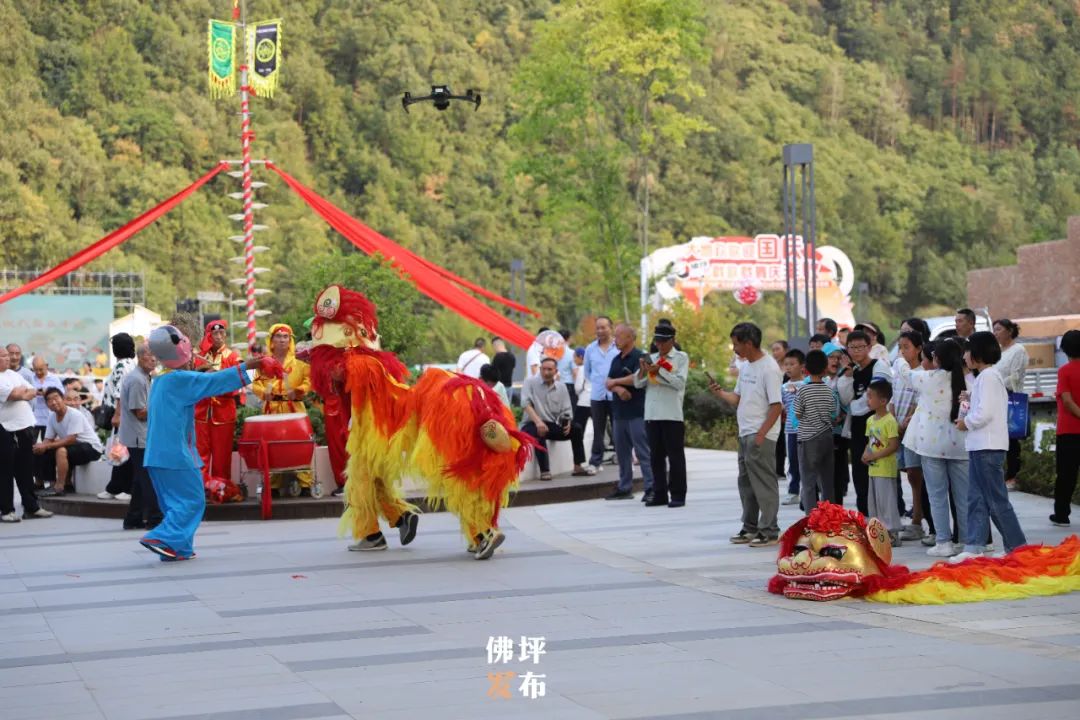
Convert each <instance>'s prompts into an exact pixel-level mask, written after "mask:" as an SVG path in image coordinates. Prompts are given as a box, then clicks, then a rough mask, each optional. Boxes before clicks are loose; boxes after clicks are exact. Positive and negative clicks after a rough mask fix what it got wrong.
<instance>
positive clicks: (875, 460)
mask: <svg viewBox="0 0 1080 720" xmlns="http://www.w3.org/2000/svg"><path fill="white" fill-rule="evenodd" d="M866 399H867V405H869V406H870V409H871V410H872V411H873V413H874V414H873V415H871V416H870V417H869V418H868V419H867V421H866V437H867V441H866V451H865V452H864V453H863V456H862V461H863V463H865V464H867V465H869V466H870V486H869V493H868V495H867V509H868V510H869V512H868V513H867V514H868V515H870V517H876V518H877V519H878V520H881V522H882V523H884V525H885V527H886V528H887V529H888V530H889V537H890V538H891V539H892V545H893V547H900V529H901V527H900V511H899V509H898V507H897V503H896V478H897V473H898V472H899V469H898V465H897V460H896V451H897V450H899V449H900V426H899V424H898V423H897V422H896V418H895V417H893V415H892V413H890V412H889V401H890V400H892V384H891V383H890V382H889V381H888V380H875V381H873V382H872V383H870V387H869V389H868V390H867V391H866Z"/></svg>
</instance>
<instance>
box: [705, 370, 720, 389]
mask: <svg viewBox="0 0 1080 720" xmlns="http://www.w3.org/2000/svg"><path fill="white" fill-rule="evenodd" d="M705 377H707V378H708V379H709V382H710V383H711V384H713V385H716V384H717V383H716V378H714V377H713V376H712V375H710V374H709V371H708V370H706V371H705Z"/></svg>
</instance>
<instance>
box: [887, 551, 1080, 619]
mask: <svg viewBox="0 0 1080 720" xmlns="http://www.w3.org/2000/svg"><path fill="white" fill-rule="evenodd" d="M867 585H868V587H867V593H866V599H867V600H872V601H874V602H885V603H894V604H906V603H912V604H919V605H940V604H944V603H959V602H978V601H981V600H1020V599H1023V598H1027V597H1035V596H1039V595H1059V594H1062V593H1068V592H1073V591H1075V590H1080V538H1078V537H1077V536H1076V535H1072V536H1070V537H1068V538H1066V539H1065V540H1064V541H1063V542H1062V543H1061V544H1060V545H1057V546H1047V545H1025V546H1024V547H1021V548H1017V549H1016V550H1013V551H1012V552H1011V553H1009V554H1008V555H1007V556H1005V557H1003V558H985V557H982V558H972V559H971V560H967V561H966V562H962V563H960V564H958V565H949V564H947V563H938V564H937V565H934V566H933V567H931V568H929V569H927V570H923V571H921V572H914V573H911V574H908V575H900V576H898V577H886V576H880V577H871V578H868V580H867Z"/></svg>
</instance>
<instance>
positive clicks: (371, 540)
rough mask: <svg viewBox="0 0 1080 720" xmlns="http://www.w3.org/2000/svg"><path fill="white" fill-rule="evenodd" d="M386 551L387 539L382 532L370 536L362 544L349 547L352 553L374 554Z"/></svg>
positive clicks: (358, 543) (357, 543)
mask: <svg viewBox="0 0 1080 720" xmlns="http://www.w3.org/2000/svg"><path fill="white" fill-rule="evenodd" d="M385 549H386V537H385V536H383V534H382V533H381V532H379V533H375V534H374V535H368V536H367V537H366V538H364V539H363V540H361V541H360V542H356V543H353V544H352V545H350V546H349V550H350V551H351V552H374V551H378V550H385Z"/></svg>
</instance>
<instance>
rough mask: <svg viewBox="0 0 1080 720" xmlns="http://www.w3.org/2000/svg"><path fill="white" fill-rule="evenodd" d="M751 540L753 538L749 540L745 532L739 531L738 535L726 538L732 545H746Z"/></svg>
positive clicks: (748, 534) (748, 535)
mask: <svg viewBox="0 0 1080 720" xmlns="http://www.w3.org/2000/svg"><path fill="white" fill-rule="evenodd" d="M751 540H753V538H751V537H750V533H748V532H746V531H745V530H740V531H739V532H738V533H736V534H735V535H732V536H731V537H729V538H728V542H730V543H731V544H732V545H746V544H747V543H749V542H750V541H751Z"/></svg>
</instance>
